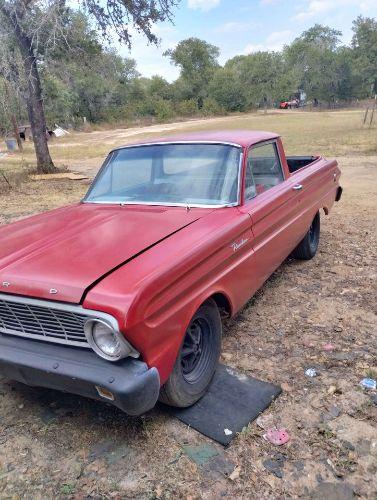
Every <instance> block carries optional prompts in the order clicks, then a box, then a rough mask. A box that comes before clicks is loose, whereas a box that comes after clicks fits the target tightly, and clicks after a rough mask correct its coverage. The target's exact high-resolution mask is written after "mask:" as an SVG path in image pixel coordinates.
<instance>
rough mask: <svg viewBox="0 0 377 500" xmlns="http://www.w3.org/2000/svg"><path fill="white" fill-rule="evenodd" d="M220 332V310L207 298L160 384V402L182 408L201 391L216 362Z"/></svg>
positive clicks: (210, 378)
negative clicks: (169, 372)
mask: <svg viewBox="0 0 377 500" xmlns="http://www.w3.org/2000/svg"><path fill="white" fill-rule="evenodd" d="M221 336H222V325H221V318H220V313H219V310H218V307H217V305H216V303H215V301H214V300H212V299H211V300H208V301H207V302H205V303H204V304H203V305H202V306H201V307H200V308H199V309H198V310H197V312H196V313H195V314H194V316H193V318H192V320H191V322H190V325H189V327H188V328H187V330H186V334H185V338H184V340H183V343H182V345H181V348H180V350H179V353H178V356H177V359H176V362H175V365H174V368H173V371H172V372H171V374H170V377H169V379H168V380H167V382H166V383H165V384H164V386H163V387H161V390H160V398H159V399H160V401H161V402H163V403H165V404H167V405H169V406H177V407H180V408H185V407H187V406H191V405H193V404H194V403H196V402H197V401H198V400H199V399H200V398H201V397H202V396H203V395H204V394H205V392H206V391H207V388H208V386H209V384H210V383H211V380H212V377H213V375H214V373H215V371H216V368H217V365H218V362H219V357H220V351H221Z"/></svg>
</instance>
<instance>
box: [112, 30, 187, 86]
mask: <svg viewBox="0 0 377 500" xmlns="http://www.w3.org/2000/svg"><path fill="white" fill-rule="evenodd" d="M130 32H131V35H132V47H131V51H129V50H128V48H127V47H126V46H125V45H124V44H120V43H119V42H118V41H117V40H116V38H114V45H115V46H116V48H117V50H118V52H119V53H120V54H121V55H122V56H124V57H132V58H134V59H135V60H136V63H137V69H138V71H139V72H140V73H141V74H142V75H143V76H146V77H151V76H153V75H157V74H158V75H160V76H163V77H164V78H166V79H167V80H169V81H174V80H175V79H176V78H177V77H178V76H179V69H178V68H177V67H176V66H173V65H172V64H170V61H169V58H168V57H164V56H163V55H162V54H163V52H165V50H167V49H170V48H173V47H175V46H176V45H177V43H178V41H179V33H178V31H177V29H176V28H174V27H173V26H170V25H166V24H165V25H163V24H159V25H158V24H157V25H155V26H154V27H153V32H154V33H155V34H156V35H157V36H158V37H161V44H160V45H158V46H156V45H153V44H149V43H148V41H147V39H146V37H145V36H143V35H142V34H141V33H138V32H137V30H136V29H135V28H131V29H130Z"/></svg>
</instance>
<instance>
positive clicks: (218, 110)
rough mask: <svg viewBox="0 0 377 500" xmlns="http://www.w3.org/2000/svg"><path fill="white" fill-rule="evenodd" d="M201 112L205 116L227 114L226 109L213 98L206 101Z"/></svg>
mask: <svg viewBox="0 0 377 500" xmlns="http://www.w3.org/2000/svg"><path fill="white" fill-rule="evenodd" d="M201 111H202V113H203V115H204V116H213V115H223V114H225V112H226V111H225V109H224V108H223V107H222V106H220V104H219V103H218V102H217V101H216V100H215V99H213V98H212V97H207V98H206V99H204V101H203V107H202V109H201Z"/></svg>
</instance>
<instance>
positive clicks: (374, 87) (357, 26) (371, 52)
mask: <svg viewBox="0 0 377 500" xmlns="http://www.w3.org/2000/svg"><path fill="white" fill-rule="evenodd" d="M352 24H353V27H352V30H353V33H354V35H353V38H352V48H353V51H354V53H353V55H354V61H355V66H356V70H357V73H358V74H359V75H360V76H361V79H362V84H363V86H364V87H365V91H366V94H369V95H370V94H372V95H373V94H377V21H376V19H372V18H370V17H362V16H359V17H358V18H357V19H356V20H355V21H353V23H352Z"/></svg>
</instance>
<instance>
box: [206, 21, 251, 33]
mask: <svg viewBox="0 0 377 500" xmlns="http://www.w3.org/2000/svg"><path fill="white" fill-rule="evenodd" d="M259 26H260V25H259V24H258V23H254V22H246V23H243V22H238V21H229V22H227V23H224V24H220V26H217V27H216V28H215V29H214V30H213V31H214V32H215V33H224V34H225V33H239V32H240V31H247V30H252V29H255V28H258V27H259Z"/></svg>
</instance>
